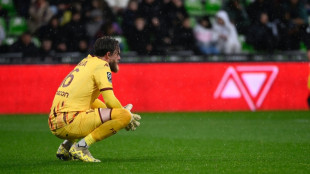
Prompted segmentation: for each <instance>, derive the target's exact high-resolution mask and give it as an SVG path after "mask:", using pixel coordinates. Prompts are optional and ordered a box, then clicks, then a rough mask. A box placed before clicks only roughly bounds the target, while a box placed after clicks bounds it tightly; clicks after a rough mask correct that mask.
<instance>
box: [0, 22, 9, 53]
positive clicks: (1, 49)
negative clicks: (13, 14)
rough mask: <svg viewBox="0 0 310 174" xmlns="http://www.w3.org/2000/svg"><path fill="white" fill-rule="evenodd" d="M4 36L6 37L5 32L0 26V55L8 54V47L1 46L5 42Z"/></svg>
mask: <svg viewBox="0 0 310 174" xmlns="http://www.w3.org/2000/svg"><path fill="white" fill-rule="evenodd" d="M5 36H6V33H5V30H4V29H3V27H2V26H1V25H0V53H6V52H8V46H7V45H5V44H3V42H4V40H5Z"/></svg>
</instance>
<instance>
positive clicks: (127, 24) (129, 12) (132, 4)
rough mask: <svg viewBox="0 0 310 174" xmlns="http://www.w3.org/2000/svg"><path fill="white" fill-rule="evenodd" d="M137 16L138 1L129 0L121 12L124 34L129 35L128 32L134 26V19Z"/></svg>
mask: <svg viewBox="0 0 310 174" xmlns="http://www.w3.org/2000/svg"><path fill="white" fill-rule="evenodd" d="M137 16H138V1H137V0H130V1H129V2H128V6H127V8H126V9H125V11H124V13H123V20H122V29H123V31H124V36H125V37H129V35H130V33H131V32H132V31H133V29H134V28H135V22H134V21H135V19H136V17H137Z"/></svg>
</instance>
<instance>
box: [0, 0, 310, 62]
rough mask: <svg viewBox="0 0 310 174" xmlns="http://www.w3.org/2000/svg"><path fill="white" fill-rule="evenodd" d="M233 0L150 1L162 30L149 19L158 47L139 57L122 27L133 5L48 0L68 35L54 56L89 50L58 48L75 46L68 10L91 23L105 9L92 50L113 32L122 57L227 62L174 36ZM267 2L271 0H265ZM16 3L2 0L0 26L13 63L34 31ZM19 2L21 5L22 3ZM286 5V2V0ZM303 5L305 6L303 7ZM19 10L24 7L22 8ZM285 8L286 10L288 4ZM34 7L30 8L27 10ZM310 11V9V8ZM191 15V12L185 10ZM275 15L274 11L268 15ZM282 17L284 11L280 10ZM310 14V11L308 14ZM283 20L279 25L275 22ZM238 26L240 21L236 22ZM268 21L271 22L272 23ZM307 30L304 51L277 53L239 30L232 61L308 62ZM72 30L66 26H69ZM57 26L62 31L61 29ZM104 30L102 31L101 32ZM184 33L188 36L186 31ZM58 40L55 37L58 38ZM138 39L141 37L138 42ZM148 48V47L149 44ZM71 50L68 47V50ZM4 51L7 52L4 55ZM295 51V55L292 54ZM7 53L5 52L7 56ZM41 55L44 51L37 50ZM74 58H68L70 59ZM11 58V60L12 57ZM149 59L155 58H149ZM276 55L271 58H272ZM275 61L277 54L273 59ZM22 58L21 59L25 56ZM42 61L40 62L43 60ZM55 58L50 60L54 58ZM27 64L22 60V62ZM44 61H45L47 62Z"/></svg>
mask: <svg viewBox="0 0 310 174" xmlns="http://www.w3.org/2000/svg"><path fill="white" fill-rule="evenodd" d="M131 1H136V2H137V3H138V5H139V6H140V5H141V4H142V3H144V4H145V2H146V0H130V1H129V3H130V2H131ZM228 1H233V0H219V1H216V0H166V1H164V0H149V2H148V3H150V4H149V5H150V7H154V9H152V15H153V17H156V18H157V21H158V22H159V23H160V25H161V26H160V27H158V25H157V29H155V25H156V24H155V23H153V22H154V21H151V20H149V19H148V20H146V21H148V22H149V23H147V24H146V25H147V30H148V32H150V33H151V34H150V38H149V40H150V42H151V43H150V45H151V46H152V47H151V48H153V50H151V51H149V52H147V54H146V55H139V53H137V52H135V51H133V50H132V49H131V48H132V45H131V44H133V43H135V42H130V43H129V42H128V38H127V37H128V34H126V33H130V32H131V30H132V29H131V28H128V25H127V28H123V27H122V24H123V23H124V22H127V23H128V21H124V20H123V14H124V12H125V11H126V9H127V8H128V7H123V9H118V10H117V11H115V9H114V8H112V7H109V3H103V2H105V1H100V0H91V1H74V0H73V1H52V0H47V2H48V3H49V9H50V11H52V12H53V13H54V17H53V18H56V19H57V20H58V22H59V23H60V28H59V31H58V33H62V35H63V36H61V37H60V38H61V39H58V42H57V43H53V44H52V45H53V47H52V51H53V52H55V54H53V55H55V57H56V58H55V59H53V60H54V61H56V62H54V63H57V61H59V63H61V62H70V61H71V62H76V59H77V57H78V56H77V55H79V54H80V55H83V54H85V51H83V52H80V50H81V49H76V51H75V50H71V49H63V51H65V52H63V51H60V50H59V49H58V46H59V45H61V46H62V47H63V46H64V48H66V47H67V48H70V45H72V44H71V43H70V42H72V41H71V40H69V39H67V38H66V37H65V36H66V35H67V34H66V33H65V32H64V31H65V30H64V26H65V25H62V23H63V22H64V20H66V21H67V23H68V22H70V21H71V20H72V19H71V18H72V17H69V18H68V16H66V14H68V12H69V13H70V14H73V13H79V14H80V15H81V21H82V22H81V23H82V24H83V25H86V24H87V22H88V21H90V20H91V18H92V16H90V14H91V13H90V12H92V11H98V9H99V10H101V12H102V13H99V14H100V15H102V16H106V17H104V18H101V19H100V20H101V21H100V22H101V23H102V27H100V31H97V32H95V33H96V34H95V35H94V36H93V37H90V36H87V38H89V39H88V44H89V45H88V46H89V48H88V49H89V50H91V48H90V45H92V43H93V41H94V40H95V39H96V37H99V36H102V35H109V34H110V33H112V34H111V36H112V37H115V38H116V39H117V40H119V41H120V46H121V50H122V54H123V57H125V58H128V61H130V60H133V61H136V60H142V59H143V61H145V60H148V61H155V62H156V61H168V62H169V61H187V60H185V58H184V56H185V57H187V59H191V58H188V57H190V56H192V57H194V58H192V59H191V60H194V61H195V60H197V61H216V60H219V61H227V60H225V59H226V58H228V57H229V55H223V54H222V53H219V54H218V55H204V54H202V53H201V52H199V51H197V49H196V48H195V46H193V48H191V49H190V50H188V49H185V48H182V44H180V45H181V47H179V46H178V47H176V45H175V44H176V43H175V42H174V41H175V39H177V37H176V34H175V32H176V31H178V32H179V31H180V30H179V29H180V28H182V26H181V24H182V23H183V21H184V20H186V19H187V18H189V19H190V28H189V30H187V32H189V31H190V30H192V29H193V28H194V27H195V26H196V25H197V21H198V19H199V18H201V17H204V16H206V15H207V16H209V17H210V19H211V23H215V22H216V20H217V19H216V17H215V14H216V13H217V12H218V11H219V10H222V9H223V7H224V5H225V3H227V2H228ZM235 1H238V3H241V4H242V5H243V6H244V8H245V9H247V7H248V6H250V5H252V4H254V3H256V0H235ZM16 2H17V1H16ZM266 2H267V1H266ZM274 2H276V1H268V3H274ZM14 3H15V1H14V0H0V7H1V8H0V25H1V26H2V27H3V28H4V31H5V32H6V38H5V39H4V40H3V41H2V43H1V44H0V47H1V48H0V55H1V59H3V60H1V61H0V62H1V63H11V62H19V61H13V60H14V58H17V59H19V58H21V57H23V54H20V53H14V52H10V46H11V45H12V44H14V43H15V42H17V41H18V40H19V37H20V36H21V35H22V34H23V33H24V32H27V31H29V30H28V29H29V27H28V24H27V22H28V20H29V16H28V15H27V13H25V12H23V13H21V12H19V11H20V10H18V9H16V7H17V6H15V4H14ZM18 3H20V2H19V1H18ZM22 3H29V4H24V6H25V7H30V6H31V4H32V3H36V4H35V5H38V6H39V5H40V1H39V0H33V1H22ZM282 3H283V4H282ZM285 3H288V1H283V2H282V1H281V4H280V7H281V6H282V5H283V7H285V5H287V4H285ZM303 3H305V2H304V1H301V0H299V1H298V5H299V7H300V9H301V10H305V9H304V8H305V7H306V6H305V5H304V4H303ZM303 5H304V8H303ZM19 8H20V7H19ZM182 8H184V9H185V10H186V11H185V13H184V11H182ZM283 9H285V8H283ZM139 10H141V8H138V11H137V12H135V13H131V14H130V15H132V17H130V18H131V19H135V18H136V17H144V18H146V16H141V13H140V11H139ZM28 11H29V9H28ZM50 11H49V12H50ZM308 11H309V10H308ZM105 12H109V13H108V14H105ZM275 12H280V11H275ZM186 13H187V14H186ZM268 15H270V14H268ZM281 15H283V14H281ZM307 15H308V16H309V14H307ZM275 21H276V22H278V23H276V22H275ZM107 22H112V25H113V27H112V28H111V29H113V30H114V31H116V32H110V31H108V30H107V29H106V28H104V24H106V23H107ZM271 22H275V23H276V24H277V25H279V26H281V24H282V23H279V20H277V19H276V20H275V19H272V21H271ZM305 24H306V25H308V21H305ZM42 25H43V26H47V24H42ZM129 25H134V22H133V21H132V22H131V24H130V23H129ZM235 25H236V24H235ZM268 25H269V24H268ZM303 28H304V29H306V30H307V32H304V33H303V34H304V35H303V36H305V37H304V38H307V39H302V40H301V41H299V44H300V49H297V50H296V49H292V50H290V49H288V50H283V49H278V48H277V49H275V50H273V51H272V52H268V51H265V50H259V51H258V50H256V49H255V48H254V47H253V45H252V44H251V43H249V42H248V41H247V35H246V34H244V33H238V40H239V42H240V44H241V46H242V52H241V53H240V54H238V55H231V57H233V58H231V59H230V60H233V59H236V60H237V61H240V60H242V61H251V60H268V59H269V58H270V56H268V55H270V54H271V55H274V54H275V55H284V56H274V57H277V60H278V61H281V60H292V59H296V60H304V61H305V60H307V57H306V53H305V52H306V51H307V50H308V48H309V45H310V41H309V40H310V39H309V38H310V36H309V35H310V34H309V32H308V31H310V30H309V27H308V28H307V27H303ZM67 29H68V28H66V30H67ZM57 30H58V29H57ZM163 31H164V32H165V33H168V35H166V34H163ZM158 32H161V33H158ZM98 33H99V34H98ZM31 34H32V39H31V40H32V43H33V44H34V45H35V46H36V47H37V48H38V50H39V48H40V47H41V43H42V40H44V39H47V38H46V37H44V35H43V36H42V34H41V35H38V32H37V31H35V32H33V33H31ZM183 34H184V36H185V35H187V34H185V33H183ZM157 36H165V38H160V39H158V38H157ZM178 37H183V36H182V33H178ZM81 39H82V40H83V39H84V40H85V37H84V38H81ZM158 40H163V41H164V43H165V45H164V50H165V51H164V52H163V51H161V52H156V49H155V50H154V48H156V46H157V45H156V44H157V43H158ZM53 42H56V41H53ZM74 42H77V43H78V42H80V40H75V41H74ZM137 42H138V41H136V43H137ZM148 49H149V48H148ZM66 50H67V51H66ZM3 54H5V55H3ZM292 54H293V55H296V56H292ZM2 55H3V56H2ZM38 55H40V54H38ZM62 55H65V57H66V58H61V57H60V56H62ZM70 55H71V57H72V58H70V59H69V58H68V57H70ZM263 55H264V56H266V57H264V58H261V57H262V56H263ZM10 56H12V57H11V58H9V57H10ZM133 56H140V57H141V58H137V59H135V58H132V57H133ZM176 56H179V58H176ZM146 57H150V58H146ZM293 57H296V58H293ZM271 59H272V58H271ZM274 59H275V58H274ZM21 60H22V59H21ZM38 60H40V61H41V63H42V60H41V59H40V58H36V57H34V58H33V61H32V62H35V63H36V61H38ZM40 61H38V62H40ZM49 62H50V61H49ZM21 63H22V62H21ZM43 63H44V61H43Z"/></svg>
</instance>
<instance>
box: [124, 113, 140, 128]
mask: <svg viewBox="0 0 310 174" xmlns="http://www.w3.org/2000/svg"><path fill="white" fill-rule="evenodd" d="M140 119H141V116H140V115H138V114H132V116H131V121H130V123H129V124H128V125H127V126H126V127H125V129H126V130H127V131H130V130H132V131H134V130H136V129H137V127H139V126H140V122H139V120H140Z"/></svg>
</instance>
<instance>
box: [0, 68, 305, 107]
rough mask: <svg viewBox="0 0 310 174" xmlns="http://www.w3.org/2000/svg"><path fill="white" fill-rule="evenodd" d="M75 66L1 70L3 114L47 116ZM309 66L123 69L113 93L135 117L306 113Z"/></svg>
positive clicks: (114, 81) (1, 104)
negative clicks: (195, 113) (183, 113)
mask: <svg viewBox="0 0 310 174" xmlns="http://www.w3.org/2000/svg"><path fill="white" fill-rule="evenodd" d="M73 68H74V66H73V65H2V66H0V73H1V77H0V90H1V91H2V94H1V97H0V113H48V112H49V109H50V106H51V104H52V100H53V97H54V95H55V92H56V90H57V88H58V86H59V84H60V83H61V81H62V80H63V78H64V77H65V76H66V75H67V74H68V73H69V72H70V71H71V70H72V69H73ZM307 78H308V63H306V62H305V63H302V62H285V63H284V62H283V63H274V62H265V63H262V62H259V63H152V64H121V65H120V72H119V73H117V74H113V87H114V93H115V95H116V96H117V98H118V99H119V100H120V101H121V103H122V104H123V105H125V104H127V103H132V104H133V105H134V111H135V112H174V111H177V112H179V111H246V110H252V111H255V110H306V109H307V95H308V89H307Z"/></svg>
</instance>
